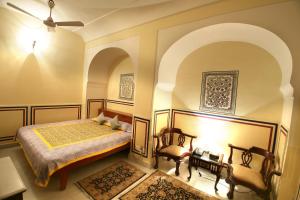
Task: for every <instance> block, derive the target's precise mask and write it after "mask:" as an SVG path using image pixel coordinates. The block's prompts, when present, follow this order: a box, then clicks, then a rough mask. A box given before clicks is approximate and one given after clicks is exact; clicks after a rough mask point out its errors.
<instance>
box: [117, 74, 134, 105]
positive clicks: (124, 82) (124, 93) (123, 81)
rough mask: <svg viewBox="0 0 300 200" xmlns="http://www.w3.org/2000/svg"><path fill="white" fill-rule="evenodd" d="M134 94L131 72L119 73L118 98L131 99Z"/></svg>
mask: <svg viewBox="0 0 300 200" xmlns="http://www.w3.org/2000/svg"><path fill="white" fill-rule="evenodd" d="M133 96H134V75H133V73H131V74H121V75H120V89H119V98H120V99H124V100H128V101H133Z"/></svg>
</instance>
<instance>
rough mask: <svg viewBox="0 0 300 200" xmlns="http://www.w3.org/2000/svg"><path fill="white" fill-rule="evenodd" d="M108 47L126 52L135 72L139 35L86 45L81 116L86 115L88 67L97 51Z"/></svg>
mask: <svg viewBox="0 0 300 200" xmlns="http://www.w3.org/2000/svg"><path fill="white" fill-rule="evenodd" d="M109 48H117V49H121V50H123V51H124V52H126V53H127V54H128V55H129V57H130V59H131V61H132V63H133V67H134V73H135V74H136V72H137V67H138V55H139V37H131V38H127V39H124V40H119V41H115V42H112V43H107V44H99V45H96V46H93V47H87V48H86V51H85V59H84V71H83V92H82V107H83V109H82V117H83V118H85V117H86V102H87V84H88V76H89V69H90V66H91V63H92V61H93V59H94V58H95V56H97V54H98V53H99V52H102V51H103V50H105V49H109Z"/></svg>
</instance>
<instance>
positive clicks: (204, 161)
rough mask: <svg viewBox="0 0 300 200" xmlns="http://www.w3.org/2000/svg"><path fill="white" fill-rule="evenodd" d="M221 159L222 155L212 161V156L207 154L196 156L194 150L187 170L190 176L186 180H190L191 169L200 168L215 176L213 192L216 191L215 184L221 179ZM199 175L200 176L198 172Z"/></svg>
mask: <svg viewBox="0 0 300 200" xmlns="http://www.w3.org/2000/svg"><path fill="white" fill-rule="evenodd" d="M223 157H224V154H219V158H216V159H213V158H212V156H210V155H209V153H207V152H204V153H202V155H200V154H197V153H196V150H195V151H194V152H193V153H192V155H191V156H190V158H189V166H188V169H189V173H190V176H189V177H188V180H190V179H191V177H192V167H195V168H196V169H197V168H198V167H201V168H204V169H207V170H210V172H211V173H212V174H214V175H216V182H215V190H216V191H218V188H217V184H218V182H219V180H220V177H221V171H222V168H223ZM199 175H200V176H201V173H200V172H199Z"/></svg>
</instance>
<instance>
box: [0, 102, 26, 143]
mask: <svg viewBox="0 0 300 200" xmlns="http://www.w3.org/2000/svg"><path fill="white" fill-rule="evenodd" d="M0 121H1V123H0V130H1V131H0V144H7V143H13V142H15V140H16V139H15V138H16V133H17V130H18V129H19V128H20V127H22V126H26V125H27V124H28V107H27V106H14V107H0Z"/></svg>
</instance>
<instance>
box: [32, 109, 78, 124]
mask: <svg viewBox="0 0 300 200" xmlns="http://www.w3.org/2000/svg"><path fill="white" fill-rule="evenodd" d="M76 119H81V104H75V105H45V106H31V108H30V124H32V125H33V124H42V123H51V122H60V121H67V120H76Z"/></svg>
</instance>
